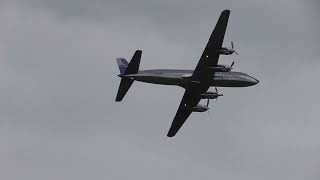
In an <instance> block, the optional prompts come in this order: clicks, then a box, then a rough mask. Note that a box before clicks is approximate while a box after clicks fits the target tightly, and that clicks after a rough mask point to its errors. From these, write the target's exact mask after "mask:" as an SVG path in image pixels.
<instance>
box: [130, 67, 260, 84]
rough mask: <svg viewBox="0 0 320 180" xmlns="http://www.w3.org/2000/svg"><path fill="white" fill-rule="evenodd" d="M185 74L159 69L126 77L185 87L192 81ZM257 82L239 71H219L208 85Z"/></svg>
mask: <svg viewBox="0 0 320 180" xmlns="http://www.w3.org/2000/svg"><path fill="white" fill-rule="evenodd" d="M184 75H185V74H178V73H167V74H166V73H160V72H159V70H157V71H156V72H153V73H150V70H148V73H143V71H142V73H138V74H133V75H128V76H127V77H128V78H130V79H132V80H136V81H140V82H145V83H151V84H160V85H176V86H181V87H186V86H187V85H188V84H190V83H197V82H194V81H193V82H192V81H191V80H190V79H188V78H184V77H183V76H184ZM255 84H257V80H256V79H254V78H252V77H251V76H249V75H247V74H244V73H239V72H228V73H220V74H218V75H217V76H215V77H214V78H212V81H211V82H210V84H209V85H210V86H213V87H248V86H253V85H255Z"/></svg>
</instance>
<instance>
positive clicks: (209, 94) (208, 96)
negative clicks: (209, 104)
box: [200, 91, 223, 99]
mask: <svg viewBox="0 0 320 180" xmlns="http://www.w3.org/2000/svg"><path fill="white" fill-rule="evenodd" d="M219 96H223V94H219V93H217V92H211V91H208V92H206V93H204V94H200V98H201V99H217V98H218V97H219Z"/></svg>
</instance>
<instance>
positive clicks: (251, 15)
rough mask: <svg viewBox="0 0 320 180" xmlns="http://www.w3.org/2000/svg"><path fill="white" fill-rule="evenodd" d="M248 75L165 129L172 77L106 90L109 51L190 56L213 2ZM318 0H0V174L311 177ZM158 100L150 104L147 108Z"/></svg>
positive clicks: (191, 63)
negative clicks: (162, 82) (163, 82)
mask: <svg viewBox="0 0 320 180" xmlns="http://www.w3.org/2000/svg"><path fill="white" fill-rule="evenodd" d="M225 8H228V9H231V17H230V23H229V26H228V29H227V33H226V38H225V45H229V42H230V41H231V40H233V41H234V42H235V45H236V48H237V49H238V50H239V52H240V55H239V56H232V57H223V58H221V61H220V62H221V63H227V64H228V63H231V62H232V60H235V61H236V64H235V70H238V71H243V72H247V73H248V74H250V75H252V76H254V77H257V78H258V79H259V80H260V84H259V85H257V86H255V87H250V88H239V89H237V88H220V91H221V92H223V93H224V94H225V96H224V97H223V98H221V99H219V101H218V102H217V103H214V104H213V105H212V110H211V111H210V113H211V115H212V117H213V119H210V118H209V116H208V114H207V113H203V114H196V113H194V114H192V115H191V117H190V118H189V120H188V121H187V123H186V125H185V126H184V128H183V129H182V130H181V132H179V134H178V135H177V136H176V137H175V138H172V139H169V138H166V133H167V130H168V128H169V126H170V124H171V121H172V119H173V117H174V114H175V112H176V110H177V107H178V104H179V103H180V100H181V96H182V94H183V89H181V88H179V87H168V86H157V85H150V84H143V83H135V84H134V85H133V86H132V88H131V89H130V91H129V93H128V94H127V96H126V97H125V99H124V101H123V102H122V103H115V102H114V99H115V95H116V91H117V88H118V83H119V79H118V78H117V77H116V74H117V73H118V68H117V65H116V62H115V58H116V57H119V56H122V57H125V58H128V59H130V58H131V56H132V55H133V53H134V51H135V50H136V49H142V50H143V55H142V61H141V69H148V68H182V69H193V68H194V67H195V65H196V64H197V62H198V59H199V57H200V55H201V53H202V51H203V48H204V47H205V43H206V42H207V40H208V37H209V35H210V33H211V31H212V29H213V27H214V25H215V23H216V21H217V18H218V16H219V14H220V12H221V11H222V10H223V9H225ZM319 8H320V3H319V2H318V1H317V0H310V1H303V0H280V1H279V0H270V1H262V0H259V1H250V0H243V1H241V2H240V1H231V0H227V1H225V0H224V1H222V0H221V1H209V0H201V1H197V2H196V1H189V0H188V1H181V0H178V1H173V2H172V1H169V0H163V1H147V0H138V1H129V0H127V1H102V0H92V1H85V0H78V1H76V0H68V1H66V0H55V1H49V0H27V1H25V0H10V1H9V0H7V1H6V0H0V24H1V28H0V39H1V41H0V63H1V65H0V82H1V83H0V178H1V179H6V180H18V179H19V180H20V179H24V180H29V179H30V180H38V179H39V180H40V179H49V180H50V179H52V180H53V179H68V180H69V179H76V180H82V179H113V180H117V179H119V180H120V179H141V180H144V179H148V180H149V179H159V180H160V179H161V180H162V179H185V180H189V179H190V180H191V179H203V180H209V179H210V180H211V179H219V180H233V179H238V180H242V179H243V180H251V179H252V180H256V179H261V180H264V179H266V180H267V179H268V180H269V179H279V180H280V179H281V180H282V179H291V180H301V179H305V180H318V179H319V178H320V173H319V169H320V156H319V153H320V141H319V136H320V131H319V129H320V120H319V109H320V104H319V102H320V97H319V95H318V92H319V91H320V85H319V83H318V82H319V77H320V63H319V60H320V55H319V47H320V39H319V35H318V32H319V30H320V24H319V21H318V17H319V15H320V14H319ZM159 109H160V110H161V111H160V110H159Z"/></svg>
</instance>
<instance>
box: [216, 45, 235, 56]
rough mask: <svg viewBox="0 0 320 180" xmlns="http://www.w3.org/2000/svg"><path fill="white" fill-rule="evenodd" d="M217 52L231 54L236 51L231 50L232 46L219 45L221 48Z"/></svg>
mask: <svg viewBox="0 0 320 180" xmlns="http://www.w3.org/2000/svg"><path fill="white" fill-rule="evenodd" d="M218 53H219V54H222V55H231V54H233V53H236V51H235V50H233V49H232V48H227V47H221V49H220V50H218Z"/></svg>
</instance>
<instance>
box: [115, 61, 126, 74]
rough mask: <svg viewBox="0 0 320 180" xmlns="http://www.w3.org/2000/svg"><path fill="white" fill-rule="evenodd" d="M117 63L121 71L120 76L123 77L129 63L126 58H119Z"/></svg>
mask: <svg viewBox="0 0 320 180" xmlns="http://www.w3.org/2000/svg"><path fill="white" fill-rule="evenodd" d="M117 63H118V66H119V70H120V75H123V74H124V73H125V71H126V69H127V67H128V62H127V60H126V59H124V58H117Z"/></svg>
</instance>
